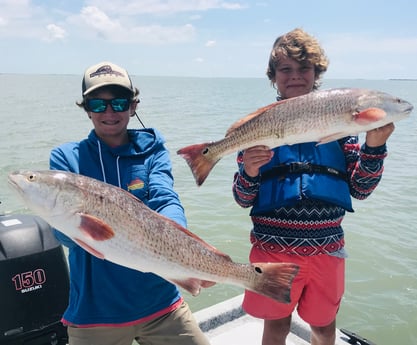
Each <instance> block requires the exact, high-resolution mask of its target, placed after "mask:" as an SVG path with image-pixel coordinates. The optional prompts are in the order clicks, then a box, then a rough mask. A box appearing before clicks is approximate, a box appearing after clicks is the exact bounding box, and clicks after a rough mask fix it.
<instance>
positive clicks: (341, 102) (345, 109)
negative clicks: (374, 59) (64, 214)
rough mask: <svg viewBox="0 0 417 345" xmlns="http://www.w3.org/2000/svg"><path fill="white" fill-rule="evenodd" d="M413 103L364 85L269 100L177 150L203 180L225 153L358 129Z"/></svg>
mask: <svg viewBox="0 0 417 345" xmlns="http://www.w3.org/2000/svg"><path fill="white" fill-rule="evenodd" d="M412 109H413V106H412V105H411V104H410V103H409V102H407V101H405V100H402V99H400V98H398V97H395V96H392V95H390V94H387V93H384V92H380V91H376V90H368V89H354V88H342V89H329V90H323V91H315V92H311V93H309V94H306V95H303V96H299V97H294V98H290V99H287V100H282V101H279V102H275V103H272V104H270V105H267V106H265V107H263V108H260V109H258V110H257V111H255V112H253V113H251V114H249V115H248V116H246V117H244V118H242V119H240V120H239V121H237V122H236V123H234V124H233V125H232V126H231V127H230V128H229V130H228V131H227V133H226V136H225V137H224V138H223V139H220V140H218V141H212V142H205V143H201V144H195V145H190V146H186V147H183V148H181V149H180V150H178V151H177V153H178V154H179V155H181V156H182V157H183V158H184V159H185V160H186V162H187V163H188V165H189V166H190V168H191V171H192V173H193V175H194V178H195V180H196V183H197V185H201V184H203V182H204V181H205V179H206V178H207V176H208V175H209V173H210V171H211V170H212V169H213V167H214V166H215V164H216V163H217V162H218V161H219V160H220V159H221V158H223V157H224V156H226V155H228V154H231V153H233V152H236V151H239V150H244V149H247V148H249V147H252V146H256V145H265V146H268V147H270V148H274V147H277V146H282V145H292V144H297V143H304V142H317V143H318V144H322V143H327V142H330V141H334V140H337V139H340V138H343V137H345V136H349V135H356V134H359V133H362V132H367V131H369V130H371V129H375V128H378V127H382V126H384V125H386V124H388V123H391V122H395V121H399V120H401V119H404V118H406V117H407V116H408V115H409V114H410V113H411V111H412Z"/></svg>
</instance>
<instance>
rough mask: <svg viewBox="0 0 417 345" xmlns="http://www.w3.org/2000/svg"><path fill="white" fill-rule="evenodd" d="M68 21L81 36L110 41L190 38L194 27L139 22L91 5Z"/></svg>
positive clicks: (193, 33) (157, 41) (175, 41)
mask: <svg viewBox="0 0 417 345" xmlns="http://www.w3.org/2000/svg"><path fill="white" fill-rule="evenodd" d="M69 21H70V22H71V24H72V25H74V26H77V27H78V28H79V29H80V30H81V31H83V32H85V36H90V38H93V39H95V38H97V37H99V38H101V39H104V40H107V41H110V42H114V43H147V44H161V43H178V42H187V41H190V40H192V39H193V37H194V35H195V28H194V27H193V26H192V25H191V24H184V25H180V26H173V25H171V26H162V25H156V24H155V25H152V24H151V25H143V26H141V25H138V24H137V22H136V21H132V20H130V19H127V18H124V17H114V16H110V15H109V14H108V12H105V11H103V10H102V9H101V8H100V9H99V8H97V7H94V6H88V7H84V8H83V9H82V10H81V13H80V14H79V15H78V16H73V17H72V18H70V20H69Z"/></svg>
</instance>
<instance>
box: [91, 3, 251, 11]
mask: <svg viewBox="0 0 417 345" xmlns="http://www.w3.org/2000/svg"><path fill="white" fill-rule="evenodd" d="M89 5H91V6H95V7H98V8H100V9H102V10H104V11H106V12H108V13H114V14H124V15H136V14H144V13H153V14H169V15H172V14H176V13H180V12H192V11H207V10H211V9H225V10H239V9H242V8H245V6H243V5H241V4H240V3H239V2H236V1H218V0H166V1H161V0H141V1H131V0H115V1H108V0H90V1H89Z"/></svg>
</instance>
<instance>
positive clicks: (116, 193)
mask: <svg viewBox="0 0 417 345" xmlns="http://www.w3.org/2000/svg"><path fill="white" fill-rule="evenodd" d="M9 183H10V185H11V186H12V187H14V188H15V190H16V191H17V192H18V193H19V194H20V195H21V196H22V198H23V200H24V201H25V202H26V204H27V206H28V207H29V208H30V209H31V210H32V211H33V212H35V213H36V214H38V215H39V216H40V217H42V218H43V219H45V220H46V221H47V222H48V223H49V224H50V225H51V226H53V227H54V228H56V229H59V230H60V231H61V232H63V233H64V234H66V235H67V236H68V237H70V238H71V239H73V240H74V241H75V242H77V243H78V244H79V245H80V246H81V247H83V248H84V249H85V250H87V251H89V252H90V253H91V254H92V255H95V256H97V257H99V258H101V259H105V260H109V261H112V262H114V263H116V264H119V265H123V266H126V267H129V268H132V269H136V270H139V271H142V272H153V273H155V274H158V275H160V276H161V277H163V278H165V279H167V280H170V281H172V282H174V283H176V284H178V285H179V286H181V287H183V288H184V289H186V290H188V291H189V292H190V293H192V294H193V295H196V294H198V292H199V291H200V289H201V288H202V287H210V286H212V285H214V284H215V283H226V284H232V285H237V286H241V287H244V288H246V289H249V290H252V291H255V292H258V293H260V294H263V295H265V296H268V297H270V298H274V299H276V300H278V301H280V302H285V303H288V302H289V300H290V287H291V284H292V280H293V278H294V276H295V275H296V273H297V270H298V267H297V266H296V265H294V264H290V263H288V264H287V263H282V264H265V263H259V264H244V263H235V262H234V261H232V260H231V258H230V257H229V256H228V255H226V254H224V253H221V252H220V251H218V250H217V249H216V248H214V247H213V246H211V245H209V244H208V243H206V242H204V241H203V240H202V239H201V238H199V237H197V236H196V235H195V234H193V233H191V232H190V231H188V230H187V229H185V228H183V227H181V226H180V225H178V224H177V223H175V222H174V221H172V220H170V219H168V218H166V217H164V216H162V215H160V214H159V213H157V212H155V211H153V210H151V209H150V208H148V207H147V206H146V205H145V204H144V203H142V202H141V201H140V200H139V199H137V198H135V197H134V196H133V195H132V194H131V193H129V192H127V191H125V190H123V189H120V188H118V187H115V186H112V185H109V184H106V183H104V182H101V181H98V180H95V179H92V178H89V177H86V176H82V175H78V174H73V173H70V172H64V171H50V170H45V171H26V172H23V171H22V172H14V173H11V174H9Z"/></svg>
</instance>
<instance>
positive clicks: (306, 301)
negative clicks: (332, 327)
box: [243, 247, 345, 327]
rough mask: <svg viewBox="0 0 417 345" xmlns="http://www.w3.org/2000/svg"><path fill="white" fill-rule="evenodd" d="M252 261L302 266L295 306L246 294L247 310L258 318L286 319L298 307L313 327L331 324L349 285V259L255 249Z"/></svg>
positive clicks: (293, 297) (293, 291) (293, 290)
mask: <svg viewBox="0 0 417 345" xmlns="http://www.w3.org/2000/svg"><path fill="white" fill-rule="evenodd" d="M249 259H250V262H252V263H256V262H292V263H295V264H297V265H299V266H300V270H299V272H298V274H297V275H296V277H295V278H294V281H293V284H292V288H291V303H289V304H284V303H279V302H276V301H274V300H272V299H271V298H268V297H265V296H262V295H259V294H257V293H254V292H252V291H245V297H244V299H243V309H244V310H245V311H246V312H247V313H248V314H249V315H252V316H254V317H257V318H261V319H267V320H277V319H282V318H285V317H287V316H289V315H291V313H292V312H293V311H294V309H295V307H297V312H298V314H299V315H300V317H301V318H302V319H303V320H304V321H305V322H307V323H308V324H310V325H312V326H317V327H323V326H327V325H328V324H330V323H331V322H332V321H333V320H334V319H335V318H336V314H337V311H338V310H339V306H340V302H341V300H342V296H343V293H344V286H345V260H344V259H341V258H338V257H335V256H330V255H326V254H322V255H315V256H298V255H291V254H282V253H272V252H267V251H264V250H262V249H259V248H255V247H252V250H251V253H250V256H249Z"/></svg>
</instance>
